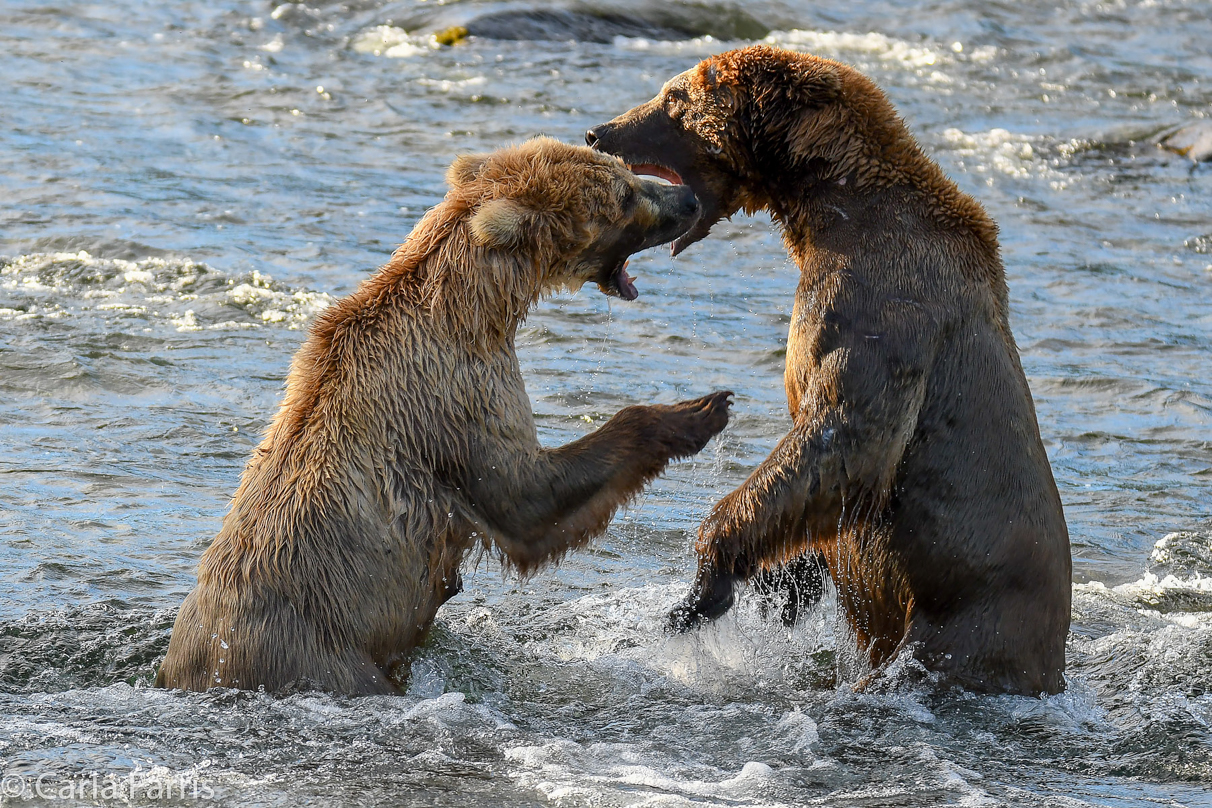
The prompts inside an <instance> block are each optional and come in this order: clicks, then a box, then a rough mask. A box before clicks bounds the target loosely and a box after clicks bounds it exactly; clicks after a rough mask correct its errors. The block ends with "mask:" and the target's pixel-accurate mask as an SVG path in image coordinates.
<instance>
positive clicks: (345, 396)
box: [156, 138, 730, 695]
mask: <svg viewBox="0 0 1212 808" xmlns="http://www.w3.org/2000/svg"><path fill="white" fill-rule="evenodd" d="M447 178H448V180H449V183H450V186H451V188H450V192H449V193H448V194H447V195H446V198H445V199H444V200H443V201H442V202H441V203H440V204H439V205H438V206H437V207H435V208H433V209H432V210H430V211H429V212H428V213H426V214H425V216H424V217H423V218H422V219H421V221H420V222H419V223H418V224H417V226H416V228H415V229H414V230H413V232H412V234H411V235H410V236H409V238H408V240H407V241H406V242H405V243H404V245H403V246H402V247H400V249H399V250H397V251H396V254H395V255H394V256H393V257H392V259H391V261H390V262H389V263H388V264H387V265H386V266H384V267H383V268H382V269H380V270H379V271H378V272H377V273H376V274H375V275H374V276H372V277H371V278H370V279H368V280H367V281H365V282H364V283H363V284H362V285H361V286H359V287H358V289H357V291H355V292H354V293H353V294H352V295H350V296H349V297H347V298H345V299H344V300H341V301H340V302H338V303H336V304H334V305H333V306H332V307H331V308H329V309H328V311H326V312H325V313H324V314H323V315H322V316H321V317H320V318H319V320H318V321H317V322H316V324H315V326H314V327H313V328H312V331H311V336H310V337H309V338H308V340H307V342H306V343H305V344H304V345H303V347H302V348H301V349H300V350H299V352H298V353H297V354H296V355H295V358H294V362H293V364H292V365H291V370H290V375H289V377H288V379H287V383H286V396H285V399H284V400H283V402H282V406H281V409H280V410H279V411H278V414H277V417H275V418H274V421H273V423H272V424H271V426H270V428H269V431H268V433H267V434H266V436H265V439H264V441H263V442H262V443H261V445H260V446H259V447H257V449H256V451H255V453H254V454H253V457H252V459H251V460H250V461H249V463H248V466H247V468H246V469H245V471H244V476H243V479H242V480H241V483H240V487H239V490H237V491H236V494H235V497H234V499H233V502H232V505H231V510H230V511H229V512H228V514H227V516H226V518H225V519H224V520H223V527H222V529H221V530H220V532H219V535H218V536H217V537H216V538H215V540H214V542H213V543H212V544H211V546H210V548H209V549H208V550H207V551H206V553H205V555H204V556H203V557H202V563H201V565H200V567H199V570H198V585H197V587H196V588H195V589H194V590H193V591H192V592H191V593H190V594H189V596H188V597H187V598H186V599H185V602H184V603H183V604H182V606H181V610H180V612H179V613H178V615H177V621H176V625H175V626H174V627H173V633H172V639H171V641H170V643H169V647H168V656H167V658H166V659H165V660H164V663H163V665H161V667H160V671H159V673H158V674H157V677H156V684H157V685H159V686H162V687H174V688H184V689H187V690H206V689H208V688H211V687H234V688H242V689H255V688H258V687H264V688H265V689H266V690H269V691H278V690H281V689H283V688H286V687H315V688H320V689H323V690H329V691H333V692H337V693H345V694H351V695H361V694H373V693H393V692H396V691H397V687H398V683H399V682H400V680H401V678H402V676H401V671H402V670H403V671H406V670H407V668H406V667H405V666H406V665H407V662H408V659H409V655H410V652H411V651H412V649H413V648H414V647H415V646H416V645H417V644H418V643H419V642H421V640H422V639H423V638H424V634H425V631H426V629H427V628H428V627H429V625H430V623H431V622H432V621H433V618H434V615H435V613H436V612H437V609H438V607H439V606H440V605H442V603H443V602H445V601H446V600H448V599H449V598H451V597H452V596H454V595H455V594H457V593H458V591H459V589H460V579H459V565H460V562H461V561H462V560H463V558H464V557H465V556H466V555H467V554H468V553H469V552H471V551H473V550H474V549H475V548H477V547H484V548H494V549H495V550H496V551H498V552H499V553H500V554H501V556H502V557H503V559H504V561H505V562H506V563H508V564H510V565H512V566H513V567H514V568H516V569H517V570H519V571H521V572H523V573H526V572H529V571H531V570H534V569H537V568H538V567H540V566H541V565H543V564H545V563H548V562H550V561H553V560H555V559H557V558H559V557H560V556H561V555H562V554H564V553H565V552H567V551H568V550H570V549H573V548H575V547H579V546H581V545H583V544H585V543H586V542H587V541H589V540H590V539H591V538H593V537H594V536H596V535H598V534H600V533H601V532H602V531H603V530H605V528H606V525H607V523H608V522H609V521H610V518H611V516H612V515H613V514H614V512H615V510H616V509H617V508H618V507H619V506H621V505H623V504H624V503H625V502H627V501H628V500H629V499H631V498H632V497H633V496H635V495H636V494H637V493H639V491H640V489H641V488H642V487H643V486H644V485H645V484H646V483H647V482H649V481H650V480H652V479H653V478H654V477H656V476H657V475H658V474H660V473H661V472H662V471H663V470H664V469H665V466H666V465H667V464H668V463H669V461H670V460H672V459H674V458H679V457H689V456H690V455H693V454H695V453H696V452H698V451H699V450H700V449H702V448H703V446H704V445H705V444H706V443H707V441H708V440H710V439H711V437H712V436H713V435H715V434H717V433H718V432H719V431H720V430H721V429H723V428H724V426H725V425H726V424H727V422H728V407H729V401H728V396H729V395H730V394H729V393H727V392H721V393H715V394H713V395H709V396H706V397H704V398H700V399H697V400H694V401H686V402H683V403H681V404H676V405H673V406H634V407H628V408H626V409H624V410H622V411H621V412H619V413H618V414H617V415H615V416H614V417H613V418H612V419H611V420H610V421H608V422H607V423H606V424H605V425H604V426H603V427H602V428H600V429H598V430H597V431H596V432H594V433H592V434H590V435H587V436H585V437H583V438H581V439H580V440H577V441H574V442H572V443H570V444H568V445H567V446H562V447H560V448H558V449H544V448H542V447H541V446H540V445H539V441H538V437H537V435H536V432H535V424H534V417H533V414H532V410H531V407H530V400H529V398H528V397H527V395H526V389H525V386H524V385H523V382H522V374H521V372H520V371H519V369H518V359H517V356H516V354H515V353H514V334H515V332H516V331H517V327H518V325H519V323H520V322H521V321H522V319H523V318H524V317H525V316H526V314H527V312H528V311H529V310H530V309H531V307H532V306H533V305H534V304H535V303H536V302H537V301H538V300H539V299H540V298H541V297H543V296H544V295H547V294H550V293H552V292H554V291H556V290H559V289H561V288H571V289H576V288H578V287H580V286H581V285H582V284H584V283H586V282H594V283H597V284H598V286H599V287H600V288H601V289H602V291H603V292H605V293H607V294H612V295H616V296H619V297H623V298H625V299H628V300H631V299H634V298H635V297H636V296H637V294H638V292H637V291H636V288H635V285H634V284H633V283H632V279H631V277H630V276H629V275H628V274H627V271H626V269H625V268H624V267H625V263H626V260H627V258H628V256H629V255H631V254H632V253H635V252H638V251H640V250H643V249H646V248H648V247H652V246H654V245H657V244H663V243H665V242H667V241H669V240H670V239H672V238H674V237H675V236H678V235H679V234H681V233H683V232H685V231H686V229H687V228H688V227H689V226H690V224H691V223H692V222H693V221H694V218H695V216H696V215H697V213H698V202H697V201H696V199H695V197H694V194H693V193H691V191H690V190H689V189H688V188H686V187H685V186H664V185H661V184H659V183H655V182H652V181H649V180H641V179H639V178H637V177H636V176H635V175H634V174H632V173H631V172H629V171H628V170H627V169H626V168H625V167H624V166H623V164H622V163H620V162H619V161H618V160H617V159H616V158H613V157H608V156H606V155H602V154H598V153H596V152H593V151H590V150H589V149H586V148H584V147H573V146H567V145H564V144H562V143H559V142H557V141H554V140H550V139H547V138H538V139H535V140H531V141H529V142H527V143H525V144H523V145H521V146H517V147H514V148H511V149H505V150H502V151H500V152H496V153H494V154H491V155H486V156H484V155H482V156H476V157H463V158H460V159H459V160H457V161H456V162H455V163H454V165H453V166H452V167H451V169H450V171H449V173H448V175H447Z"/></svg>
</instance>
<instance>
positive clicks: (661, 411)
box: [466, 391, 732, 571]
mask: <svg viewBox="0 0 1212 808" xmlns="http://www.w3.org/2000/svg"><path fill="white" fill-rule="evenodd" d="M731 395H732V393H731V392H728V391H724V392H718V393H712V394H711V395H708V396H704V397H703V398H699V399H695V400H693V401H684V402H682V403H680V404H674V405H652V406H636V407H628V408H626V409H624V410H622V411H620V412H619V413H618V414H616V415H615V416H614V417H613V418H611V419H610V421H608V422H607V423H606V424H605V425H604V426H602V427H601V428H600V429H598V430H597V431H596V432H593V433H592V434H590V435H586V436H585V437H583V438H581V439H580V440H576V441H573V442H572V443H569V444H567V445H566V446H561V447H560V448H558V449H551V450H540V451H539V452H538V453H537V455H528V454H525V453H519V452H516V451H515V452H514V453H513V454H510V452H509V451H508V447H497V449H496V451H495V452H493V454H492V455H491V456H492V457H493V458H494V460H493V461H492V462H490V463H487V464H484V463H483V462H481V463H479V464H477V466H478V467H477V469H476V472H475V477H474V479H470V476H471V475H468V477H469V479H468V481H467V485H466V490H468V491H469V492H470V493H471V500H472V501H471V507H472V510H473V512H474V515H475V517H476V521H478V522H480V523H481V525H482V526H483V527H484V528H485V530H486V531H487V533H488V535H490V536H491V537H492V539H493V541H494V542H495V543H496V545H497V547H498V548H500V549H501V551H502V552H503V553H504V554H505V556H506V557H507V558H508V559H509V560H510V561H511V562H512V563H513V564H514V565H515V566H516V567H518V568H519V569H521V570H522V571H528V570H531V569H534V568H536V567H538V566H539V565H541V564H543V563H544V562H547V561H551V560H553V559H555V558H558V557H559V556H560V555H562V554H563V553H565V552H567V551H568V550H569V549H572V548H573V547H577V546H579V545H582V544H584V543H585V542H587V541H588V540H589V539H591V538H593V537H594V536H596V535H598V534H600V533H601V532H602V531H604V530H605V529H606V525H607V524H608V523H609V522H610V519H611V517H612V516H613V515H614V512H615V511H616V510H617V509H618V508H619V507H620V506H621V505H623V504H624V503H626V502H627V501H628V500H630V499H631V498H632V497H634V496H635V495H636V494H638V493H639V492H640V491H641V490H642V489H643V487H644V486H645V485H646V484H647V483H648V482H650V481H651V480H652V479H653V478H655V477H656V476H657V475H659V474H660V473H661V472H662V471H664V470H665V467H666V466H667V465H668V464H669V462H670V461H671V460H674V459H676V458H681V457H689V456H691V455H694V454H697V453H698V452H699V451H700V450H702V448H703V447H704V446H705V445H706V444H707V441H709V440H710V439H711V438H712V437H714V436H715V435H716V434H718V433H719V432H720V431H721V430H723V428H724V427H725V426H726V425H727V423H728V409H729V407H730V406H731V403H732V402H731V401H730V400H729V399H730V396H731ZM485 465H487V466H489V467H490V468H485Z"/></svg>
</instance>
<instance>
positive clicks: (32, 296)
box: [0, 251, 333, 332]
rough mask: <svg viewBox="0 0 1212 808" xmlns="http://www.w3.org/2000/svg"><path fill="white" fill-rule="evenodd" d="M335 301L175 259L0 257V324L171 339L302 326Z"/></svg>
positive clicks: (65, 254)
mask: <svg viewBox="0 0 1212 808" xmlns="http://www.w3.org/2000/svg"><path fill="white" fill-rule="evenodd" d="M332 300H333V298H332V297H330V296H329V295H327V294H325V293H323V292H313V291H310V290H306V289H292V288H290V287H287V286H285V285H283V284H280V283H278V282H276V281H274V279H273V278H271V277H270V276H268V275H265V274H262V273H260V272H257V271H255V270H254V271H253V272H251V273H248V274H246V275H241V276H239V277H232V276H229V275H226V274H224V273H222V272H219V271H218V270H215V269H212V268H210V267H208V266H206V265H205V264H201V263H198V262H195V261H190V260H188V259H181V258H145V259H142V260H139V261H127V260H124V259H120V258H98V257H95V256H93V255H90V254H89V253H87V252H85V251H80V252H70V253H68V252H59V253H32V254H29V255H21V256H17V257H15V258H3V257H0V320H57V319H64V318H78V317H88V318H99V319H101V320H104V321H113V320H122V321H127V322H130V321H135V322H136V324H137V323H138V321H143V323H144V326H145V327H144V328H143V329H142V330H144V331H151V330H153V326H154V325H156V324H158V323H167V324H169V325H171V326H172V327H173V328H175V329H176V330H177V331H181V332H187V331H202V330H243V329H250V328H258V327H261V326H265V325H272V326H279V327H284V328H288V329H297V328H301V327H303V326H305V325H306V324H307V323H309V322H310V321H311V319H312V318H313V317H314V316H315V315H316V314H317V313H319V312H320V311H323V310H324V309H325V308H326V307H327V306H328V305H329V304H330V303H331V302H332Z"/></svg>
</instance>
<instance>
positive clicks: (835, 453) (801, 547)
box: [669, 322, 936, 631]
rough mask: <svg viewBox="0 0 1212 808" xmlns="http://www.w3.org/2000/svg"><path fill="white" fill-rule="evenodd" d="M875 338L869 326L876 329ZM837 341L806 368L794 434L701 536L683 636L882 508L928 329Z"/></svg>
mask: <svg viewBox="0 0 1212 808" xmlns="http://www.w3.org/2000/svg"><path fill="white" fill-rule="evenodd" d="M872 328H873V329H875V326H872ZM873 333H878V334H880V336H881V339H878V340H875V339H871V340H869V339H866V338H865V337H863V336H862V332H861V331H860V332H859V333H858V334H857V335H856V334H855V333H850V332H847V333H843V334H842V335H840V336H839V337H838V342H839V343H840V345H839V346H838V347H836V348H834V349H833V350H830V351H828V352H827V353H825V354H824V355H823V356H822V357H821V358H820V359H818V360H815V361H814V362H812V363H811V366H810V368H809V370H808V371H806V375H805V379H804V382H803V384H801V385H799V389H800V390H802V391H803V403H802V404H801V407H800V409H799V412H798V414H797V416H796V423H795V427H794V428H793V429H792V430H791V432H789V433H788V434H787V435H786V436H785V437H784V438H783V439H782V440H781V441H780V442H779V444H778V446H776V447H775V449H774V451H773V452H771V454H770V456H769V457H768V458H766V460H765V461H763V462H762V464H761V465H760V466H758V468H757V469H756V470H755V471H754V472H753V474H751V475H750V476H749V479H747V480H746V481H745V482H744V483H743V484H742V485H741V486H740V487H739V488H737V489H736V490H735V491H733V492H732V493H731V494H729V495H728V496H726V497H724V498H723V499H722V500H720V502H719V503H718V504H717V505H716V506H715V508H714V509H712V512H711V515H710V516H708V517H707V519H706V520H704V522H703V524H702V525H701V526H700V528H699V538H698V543H697V546H696V551H697V554H698V559H699V564H698V574H697V575H696V577H695V581H694V585H693V586H692V587H691V590H690V594H689V596H688V597H687V599H686V600H685V601H684V602H683V603H682V604H681V605H680V606H678V607H677V608H676V609H674V610H673V612H672V613H671V614H670V616H669V622H670V627H671V628H673V629H675V630H679V631H685V630H687V629H689V628H692V627H694V626H696V625H698V624H699V623H701V622H703V621H704V620H712V619H714V618H716V617H719V616H720V615H721V614H723V613H724V612H726V611H727V610H728V609H729V607H731V605H732V602H733V597H732V590H733V588H734V587H735V585H736V584H737V582H739V581H742V580H748V579H749V578H750V577H752V576H753V575H755V574H757V573H758V572H759V571H761V570H762V569H765V568H769V567H771V566H774V565H777V564H782V563H786V562H788V561H790V560H791V559H793V558H795V557H797V556H799V555H801V554H802V553H803V552H804V551H805V550H807V549H808V546H809V543H810V542H811V541H812V540H813V539H814V538H816V539H827V538H828V537H829V536H831V535H836V534H837V532H838V531H839V530H840V529H841V528H842V525H841V521H842V517H843V513H845V514H846V518H847V520H853V521H850V523H849V524H848V527H849V528H858V529H861V526H860V525H859V524H858V520H859V519H860V518H862V517H863V516H865V515H869V514H874V513H876V512H878V511H880V510H881V509H882V508H883V507H884V503H885V502H886V501H887V497H888V494H889V492H890V490H891V487H892V483H893V480H894V478H895V476H896V469H897V466H898V464H899V463H900V461H901V457H902V456H903V454H904V452H905V448H906V446H907V445H908V443H909V440H910V438H911V437H912V435H913V433H914V431H915V429H916V425H917V420H918V413H919V412H920V410H921V406H922V401H923V400H924V397H925V392H926V379H927V378H928V375H929V374H928V369H929V367H930V365H931V363H932V362H933V355H934V350H935V345H936V342H935V334H936V331H935V329H934V328H932V327H931V325H930V323H929V322H917V323H914V322H901V323H899V324H897V327H896V328H893V327H891V326H889V327H888V328H885V329H883V330H882V331H881V330H878V329H876V330H874V332H873Z"/></svg>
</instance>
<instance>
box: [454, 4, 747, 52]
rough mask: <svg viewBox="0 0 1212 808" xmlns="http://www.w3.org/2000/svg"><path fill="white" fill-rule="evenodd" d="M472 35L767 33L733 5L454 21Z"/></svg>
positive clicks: (554, 11) (523, 11) (741, 36)
mask: <svg viewBox="0 0 1212 808" xmlns="http://www.w3.org/2000/svg"><path fill="white" fill-rule="evenodd" d="M459 24H460V25H462V26H464V27H466V29H467V32H468V33H469V34H470V35H472V36H478V37H484V38H486V39H511V40H536V41H542V40H549V41H560V42H563V41H568V40H576V41H578V42H603V43H605V42H611V41H613V40H614V38H615V37H619V36H624V37H634V38H643V39H659V40H666V41H678V40H684V39H693V38H694V37H701V36H711V37H714V38H716V39H721V40H755V39H761V38H762V37H764V36H766V35H767V34H768V33H770V29H769V27H768V26H766V25H765V24H763V23H761V22H759V21H758V20H757V19H755V18H754V17H753V16H751V15H750V14H748V13H747V12H745V11H744V10H742V9H740V8H737V7H728V6H723V7H706V6H699V5H697V4H684V3H672V4H670V5H668V6H666V7H664V8H652V7H648V6H627V5H623V6H620V7H615V8H587V7H584V6H580V5H571V6H565V7H559V6H556V7H549V8H543V9H534V8H517V9H504V10H499V11H493V12H489V13H487V14H482V15H480V16H478V17H473V18H471V19H466V20H463V21H461V22H460V23H459Z"/></svg>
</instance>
